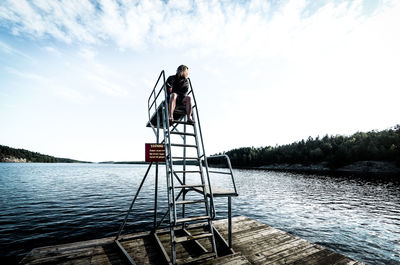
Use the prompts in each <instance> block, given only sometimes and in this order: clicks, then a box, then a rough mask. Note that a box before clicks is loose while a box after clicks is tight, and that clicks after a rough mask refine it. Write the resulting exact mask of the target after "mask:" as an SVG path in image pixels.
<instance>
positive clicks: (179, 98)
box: [168, 94, 185, 106]
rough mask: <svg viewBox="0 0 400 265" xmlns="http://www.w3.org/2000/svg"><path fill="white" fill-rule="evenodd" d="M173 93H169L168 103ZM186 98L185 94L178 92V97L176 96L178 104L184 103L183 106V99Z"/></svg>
mask: <svg viewBox="0 0 400 265" xmlns="http://www.w3.org/2000/svg"><path fill="white" fill-rule="evenodd" d="M170 97H171V94H169V95H168V103H169V100H170ZM184 98H185V96H184V95H181V94H178V97H177V98H176V105H182V106H183V99H184Z"/></svg>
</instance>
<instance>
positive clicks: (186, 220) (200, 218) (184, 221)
mask: <svg viewBox="0 0 400 265" xmlns="http://www.w3.org/2000/svg"><path fill="white" fill-rule="evenodd" d="M207 219H210V216H208V215H202V216H195V217H188V218H182V219H177V220H176V223H177V224H179V223H186V222H193V221H199V220H207Z"/></svg>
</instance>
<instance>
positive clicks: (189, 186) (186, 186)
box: [174, 184, 204, 189]
mask: <svg viewBox="0 0 400 265" xmlns="http://www.w3.org/2000/svg"><path fill="white" fill-rule="evenodd" d="M201 187H204V185H203V184H193V185H190V184H189V185H178V186H175V187H174V188H175V189H183V188H201Z"/></svg>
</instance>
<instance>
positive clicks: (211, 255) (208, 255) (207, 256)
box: [176, 252, 217, 264]
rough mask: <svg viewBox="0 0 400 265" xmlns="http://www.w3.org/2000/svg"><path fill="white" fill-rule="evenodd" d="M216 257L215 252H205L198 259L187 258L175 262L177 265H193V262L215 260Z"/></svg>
mask: <svg viewBox="0 0 400 265" xmlns="http://www.w3.org/2000/svg"><path fill="white" fill-rule="evenodd" d="M216 256H217V254H215V252H205V253H203V254H201V255H200V256H198V257H194V258H192V257H189V258H183V259H176V262H177V263H178V264H186V263H193V262H197V261H201V260H205V259H211V258H215V257H216Z"/></svg>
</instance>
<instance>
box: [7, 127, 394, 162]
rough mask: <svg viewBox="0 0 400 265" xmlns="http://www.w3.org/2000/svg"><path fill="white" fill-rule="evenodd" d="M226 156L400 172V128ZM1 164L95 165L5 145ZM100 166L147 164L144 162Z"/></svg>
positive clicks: (238, 150) (237, 151)
mask: <svg viewBox="0 0 400 265" xmlns="http://www.w3.org/2000/svg"><path fill="white" fill-rule="evenodd" d="M219 154H221V153H219ZM223 154H226V155H228V156H229V158H230V160H231V163H232V166H233V167H234V168H270V169H274V168H278V169H279V168H282V169H285V168H287V167H288V166H287V165H303V166H312V165H322V166H323V168H325V169H326V168H327V169H330V170H335V169H337V168H340V167H343V166H346V165H350V164H354V163H357V162H360V161H381V162H390V163H392V164H393V165H394V166H395V167H398V168H400V125H396V126H394V127H392V128H389V129H386V130H382V131H376V130H373V131H369V132H357V133H355V134H353V135H350V136H344V135H335V136H328V135H325V136H324V137H322V138H320V137H316V138H312V137H308V139H307V140H304V139H303V140H301V141H298V142H294V143H291V144H287V145H279V146H278V145H277V146H275V147H272V146H265V147H242V148H236V149H233V150H230V151H227V152H224V153H223ZM0 162H41V163H91V162H85V161H78V160H74V159H69V158H58V157H54V156H49V155H43V154H40V153H37V152H31V151H28V150H25V149H16V148H11V147H8V146H4V145H0ZM100 163H102V164H145V162H144V161H119V162H114V161H105V162H100ZM224 163H225V161H224V160H223V159H221V158H209V159H208V164H209V165H210V166H220V165H223V164H224ZM384 167H385V166H384Z"/></svg>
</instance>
